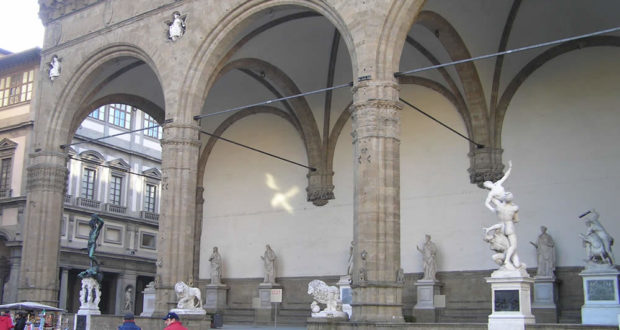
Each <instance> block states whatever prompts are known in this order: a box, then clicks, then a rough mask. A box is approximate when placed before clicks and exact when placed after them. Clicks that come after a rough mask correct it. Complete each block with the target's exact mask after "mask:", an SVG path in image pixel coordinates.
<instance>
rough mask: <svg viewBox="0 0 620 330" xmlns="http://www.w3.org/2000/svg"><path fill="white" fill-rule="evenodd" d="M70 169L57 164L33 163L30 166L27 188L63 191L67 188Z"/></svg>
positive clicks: (31, 189)
mask: <svg viewBox="0 0 620 330" xmlns="http://www.w3.org/2000/svg"><path fill="white" fill-rule="evenodd" d="M68 177H69V170H68V169H67V168H66V167H64V166H57V165H51V166H50V165H33V166H30V167H28V176H27V184H26V187H27V190H28V191H33V190H54V191H62V192H63V193H64V192H65V191H66V188H67V178H68Z"/></svg>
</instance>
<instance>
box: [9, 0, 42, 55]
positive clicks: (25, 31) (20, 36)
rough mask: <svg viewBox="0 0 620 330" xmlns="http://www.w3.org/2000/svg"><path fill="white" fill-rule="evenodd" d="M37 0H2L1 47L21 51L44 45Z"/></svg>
mask: <svg viewBox="0 0 620 330" xmlns="http://www.w3.org/2000/svg"><path fill="white" fill-rule="evenodd" d="M43 30H44V29H43V23H41V20H40V19H39V3H38V1H37V0H0V48H2V49H4V50H8V51H11V52H14V53H15V52H20V51H23V50H27V49H30V48H34V47H41V46H42V45H43Z"/></svg>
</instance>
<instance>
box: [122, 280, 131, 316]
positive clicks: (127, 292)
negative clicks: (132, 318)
mask: <svg viewBox="0 0 620 330" xmlns="http://www.w3.org/2000/svg"><path fill="white" fill-rule="evenodd" d="M123 311H129V312H133V288H132V287H131V286H128V287H127V288H126V289H125V302H124V303H123Z"/></svg>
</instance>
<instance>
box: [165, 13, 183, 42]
mask: <svg viewBox="0 0 620 330" xmlns="http://www.w3.org/2000/svg"><path fill="white" fill-rule="evenodd" d="M186 18H187V15H183V16H181V13H179V12H178V11H175V12H174V13H173V14H172V21H166V24H167V25H168V39H170V40H172V41H177V40H178V39H179V38H181V37H182V36H183V35H184V34H185V28H186V25H185V19H186Z"/></svg>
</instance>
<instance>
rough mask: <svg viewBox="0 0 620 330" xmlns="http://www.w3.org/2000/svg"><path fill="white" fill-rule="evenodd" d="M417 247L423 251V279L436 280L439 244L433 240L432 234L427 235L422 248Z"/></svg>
mask: <svg viewBox="0 0 620 330" xmlns="http://www.w3.org/2000/svg"><path fill="white" fill-rule="evenodd" d="M416 249H418V251H420V253H422V261H423V262H424V277H423V278H422V279H423V280H432V281H436V280H437V279H436V278H435V275H436V273H437V260H436V258H437V246H436V245H435V243H433V242H431V235H426V237H425V239H424V245H423V246H422V248H420V247H419V246H416Z"/></svg>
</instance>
